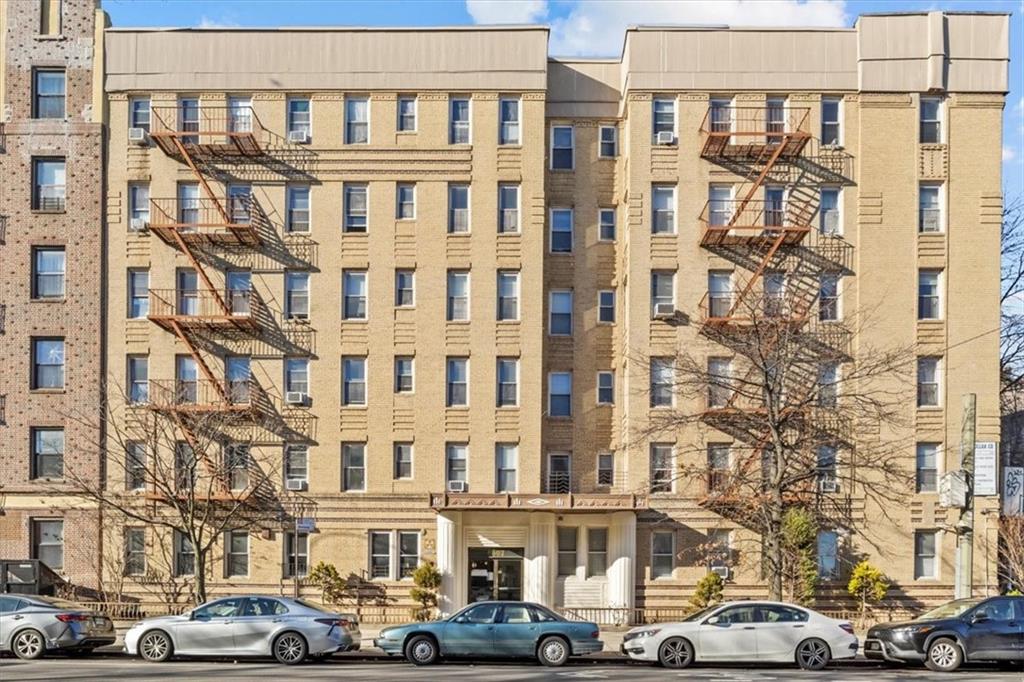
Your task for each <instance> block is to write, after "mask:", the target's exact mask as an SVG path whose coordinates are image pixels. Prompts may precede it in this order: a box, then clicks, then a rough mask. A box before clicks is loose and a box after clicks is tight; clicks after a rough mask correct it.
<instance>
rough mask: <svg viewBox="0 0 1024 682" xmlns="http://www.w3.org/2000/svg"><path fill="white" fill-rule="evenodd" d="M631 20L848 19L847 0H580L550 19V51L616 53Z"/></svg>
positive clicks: (798, 22)
mask: <svg viewBox="0 0 1024 682" xmlns="http://www.w3.org/2000/svg"><path fill="white" fill-rule="evenodd" d="M510 4H511V3H510ZM632 24H729V25H730V26H844V27H845V26H849V25H850V19H849V17H848V16H847V12H846V2H845V0H716V1H715V2H693V1H692V0H663V1H662V2H651V1H631V0H604V1H603V2H585V1H584V2H577V3H576V5H575V6H573V8H572V10H570V12H569V14H568V16H566V17H564V18H558V19H554V20H552V22H551V45H550V52H551V54H553V55H562V56H580V55H602V56H618V55H619V54H620V52H621V51H622V41H623V35H624V31H625V28H626V27H627V26H629V25H632Z"/></svg>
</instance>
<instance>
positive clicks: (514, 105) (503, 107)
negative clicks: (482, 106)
mask: <svg viewBox="0 0 1024 682" xmlns="http://www.w3.org/2000/svg"><path fill="white" fill-rule="evenodd" d="M498 116H499V119H498V144H519V98H518V97H502V98H501V99H500V100H498Z"/></svg>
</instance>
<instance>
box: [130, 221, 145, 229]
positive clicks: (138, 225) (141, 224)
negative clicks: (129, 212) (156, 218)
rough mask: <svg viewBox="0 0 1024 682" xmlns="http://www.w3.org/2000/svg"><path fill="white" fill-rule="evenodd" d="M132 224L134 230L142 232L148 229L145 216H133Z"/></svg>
mask: <svg viewBox="0 0 1024 682" xmlns="http://www.w3.org/2000/svg"><path fill="white" fill-rule="evenodd" d="M131 224H132V231H133V232H142V231H143V230H145V229H146V220H145V218H132V223H131Z"/></svg>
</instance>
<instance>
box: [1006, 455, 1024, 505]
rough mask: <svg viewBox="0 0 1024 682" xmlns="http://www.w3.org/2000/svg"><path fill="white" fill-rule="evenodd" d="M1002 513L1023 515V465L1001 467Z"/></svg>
mask: <svg viewBox="0 0 1024 682" xmlns="http://www.w3.org/2000/svg"><path fill="white" fill-rule="evenodd" d="M1003 514H1004V515H1006V516H1024V467H1006V468H1005V469H1003Z"/></svg>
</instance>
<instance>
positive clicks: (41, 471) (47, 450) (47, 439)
mask: <svg viewBox="0 0 1024 682" xmlns="http://www.w3.org/2000/svg"><path fill="white" fill-rule="evenodd" d="M31 434H32V478H63V477H64V429H61V428H33V429H31Z"/></svg>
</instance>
